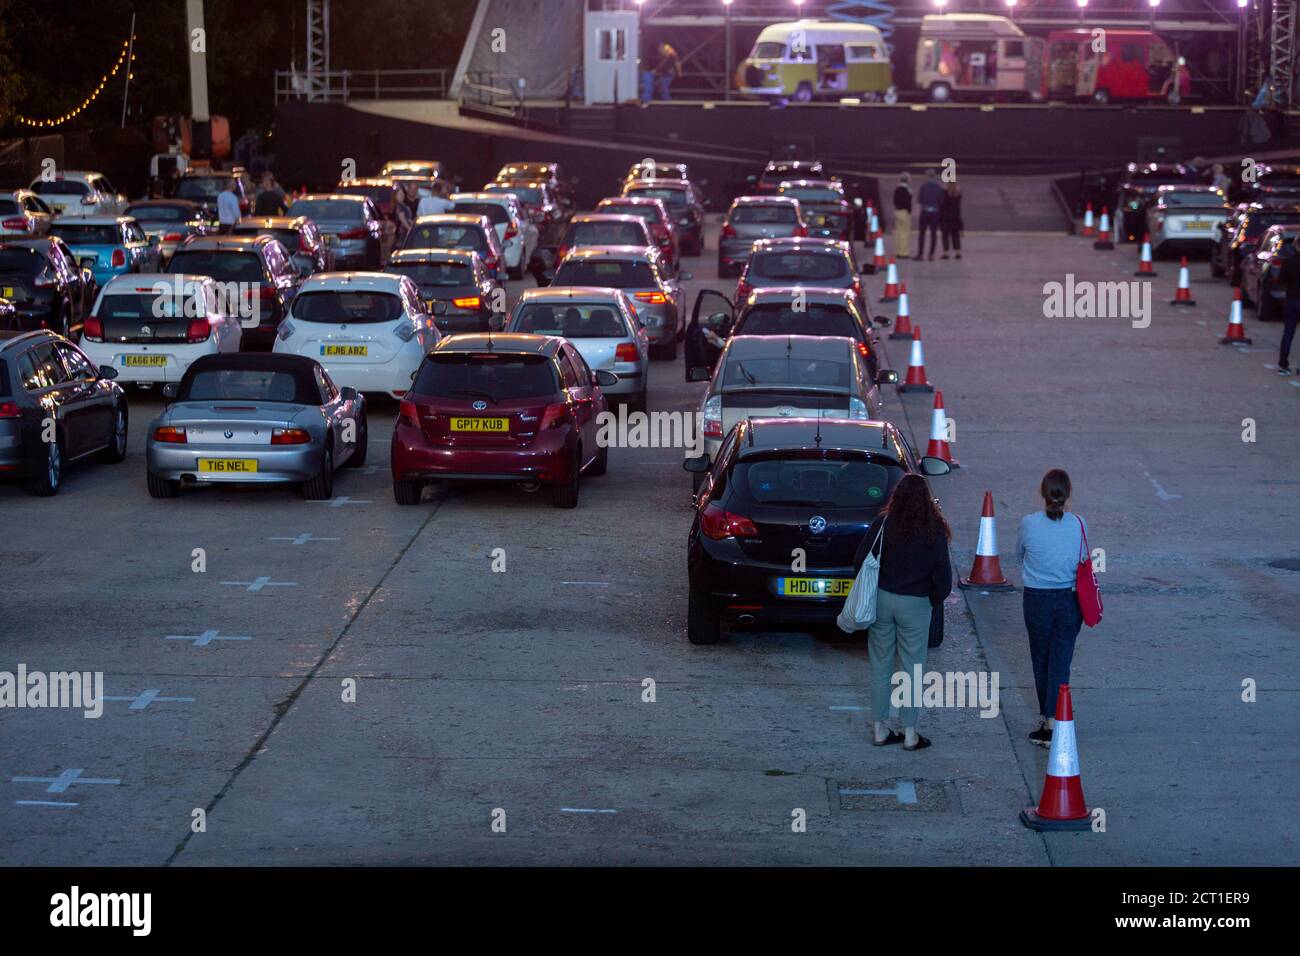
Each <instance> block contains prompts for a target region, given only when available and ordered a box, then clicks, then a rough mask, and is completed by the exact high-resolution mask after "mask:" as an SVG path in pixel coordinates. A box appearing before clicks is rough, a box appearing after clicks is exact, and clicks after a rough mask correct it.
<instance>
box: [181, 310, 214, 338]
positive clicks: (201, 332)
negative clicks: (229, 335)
mask: <svg viewBox="0 0 1300 956" xmlns="http://www.w3.org/2000/svg"><path fill="white" fill-rule="evenodd" d="M211 334H212V323H211V322H209V321H208V317H207V316H203V317H202V318H199V319H190V327H189V328H188V329H187V330H186V331H185V339H186V341H188V342H191V343H193V342H206V341H207V340H208V336H210V335H211Z"/></svg>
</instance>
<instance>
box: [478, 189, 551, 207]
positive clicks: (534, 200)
mask: <svg viewBox="0 0 1300 956" xmlns="http://www.w3.org/2000/svg"><path fill="white" fill-rule="evenodd" d="M483 191H484V192H485V193H514V194H515V196H516V197H517V198H518V199H519V201H520V202H523V203H528V204H529V205H532V206H539V205H541V202H542V191H541V190H540V189H537V188H531V189H530V188H529V187H527V186H514V185H510V184H505V185H500V186H488V187H486V188H485V189H484V190H483Z"/></svg>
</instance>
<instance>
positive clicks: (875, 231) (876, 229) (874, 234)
mask: <svg viewBox="0 0 1300 956" xmlns="http://www.w3.org/2000/svg"><path fill="white" fill-rule="evenodd" d="M884 234H885V233H884V230H882V229H881V228H880V217H879V216H877V215H876V210H875V209H874V208H873V209H872V210H871V238H872V239H879V238H881V237H882V236H883V235H884Z"/></svg>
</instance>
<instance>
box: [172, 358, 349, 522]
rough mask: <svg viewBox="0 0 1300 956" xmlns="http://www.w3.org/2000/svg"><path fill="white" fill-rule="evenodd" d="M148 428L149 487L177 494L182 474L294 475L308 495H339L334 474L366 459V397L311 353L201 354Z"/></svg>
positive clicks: (231, 477)
mask: <svg viewBox="0 0 1300 956" xmlns="http://www.w3.org/2000/svg"><path fill="white" fill-rule="evenodd" d="M163 396H164V397H166V398H168V399H171V400H172V401H171V404H169V405H168V406H167V408H166V409H165V410H164V411H163V413H162V414H161V415H159V416H158V417H157V418H155V419H154V420H153V423H152V424H151V425H150V426H149V442H148V447H147V450H146V451H147V463H148V464H147V466H148V479H149V494H150V495H152V496H153V497H155V498H174V497H175V496H176V495H177V494H178V493H179V491H180V487H181V483H182V482H194V483H196V484H218V483H273V482H293V483H297V484H300V485H301V486H302V493H303V497H305V498H309V499H316V500H321V499H327V498H330V497H331V496H332V495H333V494H334V472H335V470H336V469H338V468H340V467H344V466H349V467H354V468H359V467H361V466H362V465H364V464H365V462H366V443H367V437H368V436H367V432H368V429H367V425H366V402H365V399H364V398H363V397H362V396H361V395H360V394H359V393H358V392H357V391H356V389H353V388H339V387H338V386H336V385H335V384H334V382H333V381H332V380H331V379H330V377H329V373H328V372H326V371H325V369H324V368H323V367H322V366H321V364H320V363H319V362H317V361H316V360H315V359H311V358H308V357H306V356H301V355H284V354H265V353H253V352H229V353H222V354H217V355H205V356H203V357H202V358H199V359H197V360H195V362H194V363H193V364H192V365H191V366H190V367H189V369H188V370H187V371H186V373H185V375H184V377H183V378H182V379H181V380H180V382H179V383H173V384H170V385H167V386H166V387H164V389H163Z"/></svg>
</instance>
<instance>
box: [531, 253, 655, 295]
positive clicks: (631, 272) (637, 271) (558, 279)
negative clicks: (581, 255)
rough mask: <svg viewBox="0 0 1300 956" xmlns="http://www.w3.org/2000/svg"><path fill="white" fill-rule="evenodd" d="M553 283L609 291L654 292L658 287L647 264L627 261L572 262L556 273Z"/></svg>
mask: <svg viewBox="0 0 1300 956" xmlns="http://www.w3.org/2000/svg"><path fill="white" fill-rule="evenodd" d="M551 284H552V285H596V286H604V287H606V288H610V289H653V288H657V287H658V285H659V283H658V282H656V281H655V276H654V272H652V271H651V269H650V266H649V265H648V264H647V263H644V262H635V261H631V260H628V259H570V260H569V261H567V262H565V263H563V264H562V265H561V266H560V268H559V269H557V270H556V271H555V280H554V281H553V282H552V283H551Z"/></svg>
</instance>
